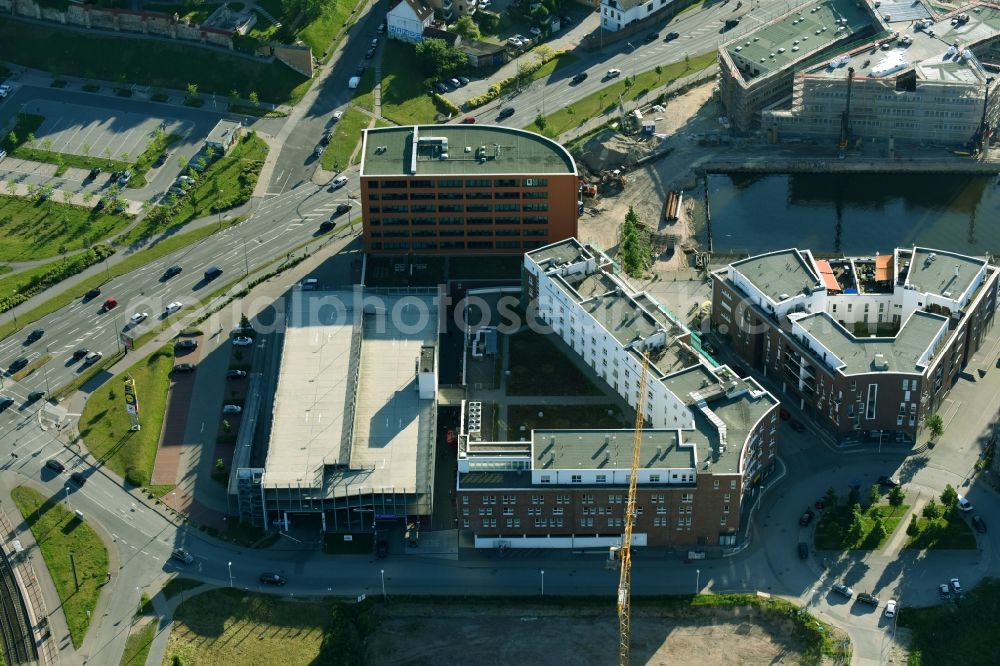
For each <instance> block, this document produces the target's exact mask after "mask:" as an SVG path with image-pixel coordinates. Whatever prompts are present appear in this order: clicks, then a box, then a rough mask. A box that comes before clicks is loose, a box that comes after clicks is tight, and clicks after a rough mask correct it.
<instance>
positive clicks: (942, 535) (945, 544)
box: [903, 510, 976, 550]
mask: <svg viewBox="0 0 1000 666" xmlns="http://www.w3.org/2000/svg"><path fill="white" fill-rule="evenodd" d="M917 528H918V529H919V530H920V534H918V535H917V536H915V537H912V538H910V539H909V540H907V542H906V545H905V546H903V547H904V548H916V549H919V550H927V549H931V548H934V549H937V550H973V549H975V548H976V535H975V534H973V533H972V529H971V528H970V527H969V524H968V523H966V522H965V519H964V518H963V517H962V515H961V514H960V513H959V512H958V511H955V510H952V511H950V512H948V513H947V514H946V515H943V516H941V517H940V518H935V519H933V520H930V519H928V518H923V517H920V518H917Z"/></svg>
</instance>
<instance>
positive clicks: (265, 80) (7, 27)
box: [0, 18, 310, 104]
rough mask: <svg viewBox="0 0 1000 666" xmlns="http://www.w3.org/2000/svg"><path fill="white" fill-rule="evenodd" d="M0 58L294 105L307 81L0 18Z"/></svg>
mask: <svg viewBox="0 0 1000 666" xmlns="http://www.w3.org/2000/svg"><path fill="white" fill-rule="evenodd" d="M0 60H9V61H11V62H16V63H18V64H20V65H27V66H29V67H34V68H36V69H44V70H48V71H58V72H59V73H60V74H71V75H73V76H82V77H85V78H93V79H101V80H106V81H117V82H121V81H128V82H132V83H138V84H141V85H148V86H153V87H161V88H173V89H177V90H184V89H186V88H187V85H188V84H189V83H194V84H197V85H198V89H199V91H200V92H201V93H215V94H218V95H224V96H225V95H228V94H229V91H230V90H234V89H235V90H237V91H239V93H240V94H241V95H243V96H244V97H246V96H247V95H249V94H250V92H251V91H256V93H257V94H258V95H259V96H260V98H261V100H266V101H269V102H277V103H289V104H294V103H295V102H297V101H298V100H299V99H301V97H302V95H304V94H305V92H306V90H308V88H309V83H310V81H309V80H307V79H305V78H304V77H303V76H302V75H301V74H298V73H297V72H295V71H294V70H292V69H291V68H290V67H288V66H287V65H283V64H282V63H280V62H278V61H275V62H273V63H270V64H266V63H261V62H255V61H253V60H248V59H246V58H237V57H233V56H230V55H227V54H225V53H220V52H215V51H209V50H206V49H201V48H195V47H192V46H185V45H183V44H170V43H167V42H165V41H160V42H157V45H156V48H155V49H151V48H149V42H147V41H145V40H141V39H133V38H131V37H113V36H109V35H90V34H84V33H81V32H78V31H75V30H60V29H59V28H56V27H51V26H48V25H40V24H35V23H24V22H21V21H14V20H11V19H7V18H0Z"/></svg>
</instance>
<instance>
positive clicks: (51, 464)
mask: <svg viewBox="0 0 1000 666" xmlns="http://www.w3.org/2000/svg"><path fill="white" fill-rule="evenodd" d="M45 466H46V467H48V468H49V469H51V470H52V471H53V472H57V473H59V474H62V473H63V472H64V471H66V466H65V465H63V464H62V463H61V462H59V461H58V460H56V459H55V458H52V459H51V460H46V461H45Z"/></svg>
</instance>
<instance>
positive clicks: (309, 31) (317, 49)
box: [298, 0, 359, 60]
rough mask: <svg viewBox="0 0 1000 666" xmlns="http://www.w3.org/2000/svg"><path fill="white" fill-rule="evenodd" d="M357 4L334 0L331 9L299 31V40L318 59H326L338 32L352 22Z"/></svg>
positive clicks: (350, 1) (354, 1)
mask: <svg viewBox="0 0 1000 666" xmlns="http://www.w3.org/2000/svg"><path fill="white" fill-rule="evenodd" d="M357 4H359V3H358V0H334V1H333V2H332V6H330V7H329V9H327V10H326V11H325V12H323V13H321V14H320V15H319V17H317V18H316V19H314V20H313V21H312V22H310V23H308V24H307V25H306V26H305V27H303V28H302V29H301V30H299V34H298V38H299V39H301V40H302V41H303V42H305V43H306V44H307V45H308V46H309V47H310V48H311V49H312V52H313V55H314V56H315V57H316V58H319V59H321V60H322V59H323V58H324V57H326V54H327V49H329V48H330V45H331V43H332V42H333V38H334V37H335V36H336V35H337V31H338V30H341V29H342V28H343V27H344V24H345V23H346V22H347V21H349V20H351V10H353V9H354V7H355V5H357ZM328 6H329V4H328Z"/></svg>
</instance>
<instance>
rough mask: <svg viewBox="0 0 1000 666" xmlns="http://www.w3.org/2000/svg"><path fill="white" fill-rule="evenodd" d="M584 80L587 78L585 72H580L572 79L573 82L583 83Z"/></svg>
mask: <svg viewBox="0 0 1000 666" xmlns="http://www.w3.org/2000/svg"><path fill="white" fill-rule="evenodd" d="M586 80H587V72H580V73H579V74H577V75H576V76H574V77H573V79H572V81H573V83H583V82H584V81H586Z"/></svg>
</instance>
